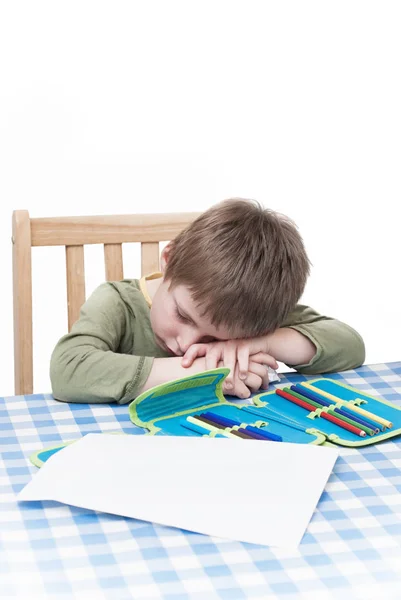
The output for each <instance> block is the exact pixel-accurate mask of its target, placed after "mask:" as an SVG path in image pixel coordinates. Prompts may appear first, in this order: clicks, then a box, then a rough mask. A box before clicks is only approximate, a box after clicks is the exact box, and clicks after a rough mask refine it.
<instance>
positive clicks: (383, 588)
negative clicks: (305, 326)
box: [0, 363, 401, 600]
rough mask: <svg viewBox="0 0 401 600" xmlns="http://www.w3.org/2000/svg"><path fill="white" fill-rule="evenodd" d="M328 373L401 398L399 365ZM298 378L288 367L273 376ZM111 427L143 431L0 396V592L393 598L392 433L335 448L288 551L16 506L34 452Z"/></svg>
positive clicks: (400, 479) (98, 410)
mask: <svg viewBox="0 0 401 600" xmlns="http://www.w3.org/2000/svg"><path fill="white" fill-rule="evenodd" d="M329 377H331V378H335V379H339V380H341V381H344V382H345V383H347V384H349V385H352V386H356V387H360V388H361V389H362V390H364V391H366V392H367V393H371V394H374V395H378V396H381V397H382V398H384V399H386V400H390V401H393V402H395V403H397V404H401V363H390V364H380V365H374V366H364V367H362V368H360V369H357V370H355V371H347V372H345V373H341V374H338V375H334V376H333V375H329ZM305 379H307V377H304V376H301V375H298V374H295V373H293V374H290V375H288V379H286V378H282V382H283V381H291V382H294V381H303V380H305ZM121 430H122V431H124V432H126V433H131V434H133V433H134V434H142V431H141V430H139V429H137V428H135V427H134V425H133V424H132V423H131V422H130V420H129V417H128V407H127V406H111V405H110V406H105V405H103V406H90V405H74V404H70V405H69V404H64V403H61V402H56V401H55V400H54V399H53V398H52V397H51V396H50V395H41V394H35V395H32V396H26V397H24V396H19V397H10V398H2V399H0V431H1V433H0V440H1V462H0V486H1V488H0V489H1V508H2V510H1V522H0V598H2V599H3V598H13V597H16V596H18V597H21V598H27V599H30V598H56V599H61V598H85V599H86V598H116V599H118V600H124V599H126V598H134V599H135V600H142V599H144V600H145V599H162V600H167V599H168V600H184V599H194V600H203V599H205V600H213V599H219V600H228V599H230V600H237V599H238V600H240V599H243V598H251V599H263V600H269V599H273V598H274V599H276V598H280V599H284V600H294V599H296V600H315V599H316V600H325V599H330V600H331V599H334V598H335V599H337V598H341V600H351V599H354V598H356V599H359V598H360V599H362V598H363V599H366V598H377V599H381V598H383V599H388V598H394V599H397V600H400V599H401V547H400V545H401V522H400V514H401V495H400V489H401V471H400V466H401V447H400V441H399V440H398V439H395V440H394V441H390V442H385V443H381V444H379V445H377V446H370V447H367V448H363V449H359V450H354V449H342V450H341V454H340V457H339V459H338V461H337V463H336V466H335V471H334V473H333V474H332V476H331V477H330V480H329V482H328V484H327V486H326V489H325V491H324V493H323V495H322V497H321V499H320V502H319V504H318V507H317V509H316V511H315V513H314V515H313V518H312V521H311V523H310V525H309V527H308V530H307V532H306V534H305V536H304V538H303V540H302V543H301V545H300V546H299V548H298V550H296V551H283V550H277V549H274V548H268V547H265V546H257V545H252V544H245V543H238V542H231V541H225V540H220V539H217V538H211V537H207V536H204V535H198V534H194V533H189V532H186V531H182V530H177V529H172V528H168V527H162V526H157V525H153V524H151V523H146V522H142V521H136V520H134V519H125V518H120V517H116V516H110V515H105V514H101V513H94V512H90V511H87V510H82V509H78V508H73V507H68V506H64V505H61V504H57V503H55V502H36V503H33V502H32V503H30V502H29V503H28V502H27V503H21V504H18V503H17V502H16V499H15V494H16V493H17V492H18V491H19V490H20V489H21V488H22V487H23V486H24V485H25V484H26V483H27V482H28V481H29V479H30V478H31V475H32V474H33V473H35V472H36V467H33V466H32V465H31V464H30V463H29V460H28V457H29V455H30V454H31V453H32V452H34V451H35V450H38V449H40V448H43V447H46V446H52V445H56V444H57V443H58V442H60V441H67V440H72V439H77V438H79V437H80V436H82V435H84V434H86V433H89V432H96V431H98V432H99V431H103V432H111V431H121ZM122 460H127V461H128V460H136V459H135V457H131V458H128V457H122ZM133 485H140V482H133ZM161 494H162V491H161ZM294 494H296V491H294ZM261 518H263V515H261Z"/></svg>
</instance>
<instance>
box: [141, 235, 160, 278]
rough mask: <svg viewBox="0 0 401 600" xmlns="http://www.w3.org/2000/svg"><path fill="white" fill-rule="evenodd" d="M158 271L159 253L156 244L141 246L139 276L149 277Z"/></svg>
mask: <svg viewBox="0 0 401 600" xmlns="http://www.w3.org/2000/svg"><path fill="white" fill-rule="evenodd" d="M159 270H160V253H159V244H158V243H157V242H155V243H153V242H145V243H142V244H141V275H142V276H143V275H149V274H150V273H154V272H155V271H159Z"/></svg>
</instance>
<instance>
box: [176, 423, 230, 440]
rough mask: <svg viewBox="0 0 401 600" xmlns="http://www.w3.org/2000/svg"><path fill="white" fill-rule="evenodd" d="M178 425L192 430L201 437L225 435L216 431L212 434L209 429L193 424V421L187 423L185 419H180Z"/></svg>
mask: <svg viewBox="0 0 401 600" xmlns="http://www.w3.org/2000/svg"><path fill="white" fill-rule="evenodd" d="M180 425H181V426H182V427H185V429H189V430H190V431H193V432H194V433H199V434H200V435H201V436H203V437H205V436H206V437H226V436H224V435H222V434H221V433H216V435H214V436H213V433H214V432H213V431H210V429H206V428H205V427H201V426H200V425H195V423H188V422H187V421H186V420H185V419H182V420H181V421H180Z"/></svg>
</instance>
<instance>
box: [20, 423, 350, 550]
mask: <svg viewBox="0 0 401 600" xmlns="http://www.w3.org/2000/svg"><path fill="white" fill-rule="evenodd" d="M337 456H338V450H337V449H336V448H328V447H321V446H313V445H307V444H290V443H284V442H270V441H259V440H242V439H223V438H203V437H202V438H201V437H178V436H160V437H159V436H147V435H112V434H109V435H108V434H88V435H86V436H84V437H83V438H82V439H81V440H79V441H77V442H74V443H73V444H70V445H68V446H66V447H65V448H64V449H62V450H60V451H59V452H57V453H56V454H54V455H53V456H51V457H50V458H49V459H48V460H47V461H46V462H45V463H44V464H43V466H42V467H41V469H40V470H39V471H38V473H36V474H35V475H34V477H33V478H32V480H31V481H30V482H29V483H28V484H27V485H26V486H25V487H24V488H23V489H22V491H21V492H20V493H19V495H18V500H55V501H58V502H62V503H65V504H69V505H73V506H79V507H82V508H86V509H91V510H96V511H101V512H106V513H112V514H116V515H122V516H124V517H133V518H136V519H142V520H145V521H152V522H154V523H160V524H163V525H169V526H173V527H179V528H182V529H187V530H190V531H195V532H198V533H203V534H207V535H211V536H218V537H222V538H226V539H231V540H238V541H243V542H251V543H256V544H266V545H272V546H279V547H282V548H294V547H296V546H297V545H298V544H299V543H300V541H301V538H302V536H303V534H304V532H305V529H306V527H307V526H308V523H309V521H310V518H311V516H312V513H313V511H314V509H315V507H316V505H317V503H318V501H319V497H320V495H321V493H322V491H323V489H324V486H325V484H326V481H327V479H328V477H329V476H330V473H331V471H332V468H333V465H334V463H335V461H336V458H337Z"/></svg>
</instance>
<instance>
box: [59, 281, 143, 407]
mask: <svg viewBox="0 0 401 600" xmlns="http://www.w3.org/2000/svg"><path fill="white" fill-rule="evenodd" d="M126 322H127V307H126V306H125V304H124V302H123V301H122V299H121V297H120V295H119V294H118V292H117V291H116V290H115V289H114V288H113V287H112V286H110V285H108V284H104V285H101V286H99V287H98V288H97V289H96V290H95V291H94V292H93V294H92V295H91V296H90V298H89V299H88V300H87V301H86V302H85V304H84V305H83V307H82V309H81V314H80V318H79V319H78V321H77V322H76V323H75V324H74V325H73V327H72V329H71V332H70V333H69V334H67V335H65V336H63V337H62V338H61V339H60V341H59V342H58V343H57V345H56V347H55V349H54V351H53V353H52V357H51V361H50V379H51V384H52V391H53V395H54V397H55V398H57V399H58V400H63V401H65V402H90V403H103V402H112V401H115V402H118V403H120V404H123V403H125V402H129V401H130V400H132V399H133V398H135V396H136V395H137V390H138V389H140V388H142V387H143V385H144V384H145V382H146V380H147V378H148V376H149V373H150V371H151V369H152V363H153V358H152V357H149V356H147V357H144V356H133V355H130V354H121V353H118V349H119V346H120V344H121V340H122V338H123V336H124V335H126Z"/></svg>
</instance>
